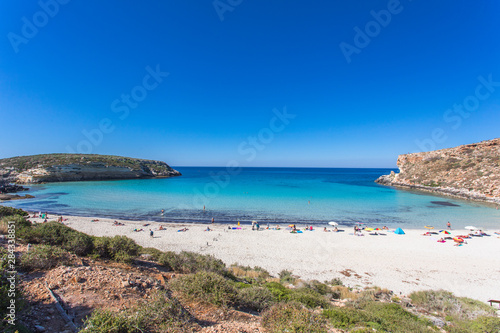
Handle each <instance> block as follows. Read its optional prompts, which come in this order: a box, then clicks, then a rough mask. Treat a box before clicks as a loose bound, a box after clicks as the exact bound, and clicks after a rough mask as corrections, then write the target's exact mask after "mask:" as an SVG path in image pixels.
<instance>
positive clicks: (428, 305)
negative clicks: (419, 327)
mask: <svg viewBox="0 0 500 333" xmlns="http://www.w3.org/2000/svg"><path fill="white" fill-rule="evenodd" d="M410 298H411V300H412V303H413V304H414V305H417V306H420V307H423V308H425V309H426V310H427V311H430V312H438V313H439V314H440V315H442V316H443V317H445V316H446V317H447V319H448V320H465V319H475V318H478V317H481V316H491V315H494V314H495V310H494V309H493V308H492V307H490V306H488V305H487V304H485V303H483V302H480V301H476V300H473V299H470V298H467V297H457V296H455V295H453V294H452V293H451V292H449V291H444V290H425V291H416V292H413V293H412V294H410Z"/></svg>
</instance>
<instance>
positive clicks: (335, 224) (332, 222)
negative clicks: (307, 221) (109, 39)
mask: <svg viewBox="0 0 500 333" xmlns="http://www.w3.org/2000/svg"><path fill="white" fill-rule="evenodd" d="M328 224H329V225H333V226H337V225H339V224H338V223H337V222H334V221H331V222H328Z"/></svg>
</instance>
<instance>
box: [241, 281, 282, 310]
mask: <svg viewBox="0 0 500 333" xmlns="http://www.w3.org/2000/svg"><path fill="white" fill-rule="evenodd" d="M274 303H275V299H274V296H273V294H272V293H271V292H270V291H269V289H267V288H264V287H257V286H252V287H249V288H243V289H240V290H239V291H238V304H239V305H240V306H241V307H244V308H248V309H251V310H254V311H258V312H260V311H262V310H264V309H267V308H269V307H270V306H271V305H273V304H274Z"/></svg>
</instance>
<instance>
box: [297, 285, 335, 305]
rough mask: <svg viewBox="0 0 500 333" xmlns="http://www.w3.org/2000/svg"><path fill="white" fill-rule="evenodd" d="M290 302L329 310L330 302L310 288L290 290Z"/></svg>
mask: <svg viewBox="0 0 500 333" xmlns="http://www.w3.org/2000/svg"><path fill="white" fill-rule="evenodd" d="M289 295H290V300H292V301H296V302H298V303H302V304H304V305H305V306H307V307H309V308H316V307H318V306H319V307H321V308H327V307H329V306H330V302H328V301H327V300H326V298H325V297H324V296H322V295H321V294H319V293H318V292H317V291H314V290H312V289H309V288H299V289H291V290H290V294H289Z"/></svg>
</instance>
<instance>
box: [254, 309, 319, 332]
mask: <svg viewBox="0 0 500 333" xmlns="http://www.w3.org/2000/svg"><path fill="white" fill-rule="evenodd" d="M262 326H264V328H265V329H266V330H267V331H268V332H270V333H281V332H290V333H294V332H296V333H299V332H301V333H324V332H327V331H328V330H327V328H326V322H325V320H324V318H322V317H321V316H319V315H317V314H314V313H313V312H312V311H310V310H308V309H305V308H304V307H303V306H302V305H300V304H297V303H278V304H275V305H273V306H272V307H271V308H270V309H268V310H267V311H265V312H264V313H263V314H262Z"/></svg>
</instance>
